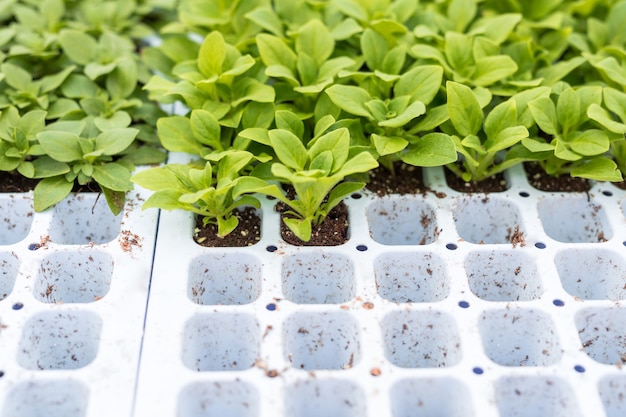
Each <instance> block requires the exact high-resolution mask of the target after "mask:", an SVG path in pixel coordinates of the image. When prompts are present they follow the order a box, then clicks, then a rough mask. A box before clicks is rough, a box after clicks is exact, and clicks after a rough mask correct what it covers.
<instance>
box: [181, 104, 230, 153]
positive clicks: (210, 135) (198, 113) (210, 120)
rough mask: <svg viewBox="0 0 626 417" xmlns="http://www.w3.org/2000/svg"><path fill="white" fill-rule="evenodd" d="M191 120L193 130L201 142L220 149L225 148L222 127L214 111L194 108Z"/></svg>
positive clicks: (195, 136)
mask: <svg viewBox="0 0 626 417" xmlns="http://www.w3.org/2000/svg"><path fill="white" fill-rule="evenodd" d="M189 122H190V126H191V132H192V134H193V136H194V138H195V139H196V140H197V141H198V142H199V143H202V144H204V145H207V146H209V147H211V148H213V149H215V150H218V151H221V150H223V146H222V142H221V136H220V135H221V128H220V125H219V123H218V121H217V119H216V118H215V116H213V114H212V113H210V112H208V111H206V110H200V109H196V110H192V111H191V116H190V118H189Z"/></svg>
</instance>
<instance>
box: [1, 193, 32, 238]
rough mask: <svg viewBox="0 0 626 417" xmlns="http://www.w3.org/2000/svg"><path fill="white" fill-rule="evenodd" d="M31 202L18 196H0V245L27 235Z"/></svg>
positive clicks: (29, 224)
mask: <svg viewBox="0 0 626 417" xmlns="http://www.w3.org/2000/svg"><path fill="white" fill-rule="evenodd" d="M33 216H34V210H33V203H32V201H31V200H30V199H26V198H23V197H19V196H13V197H9V196H0V245H12V244H14V243H17V242H19V241H21V240H23V239H25V238H26V236H28V233H29V232H30V227H31V225H32V223H33Z"/></svg>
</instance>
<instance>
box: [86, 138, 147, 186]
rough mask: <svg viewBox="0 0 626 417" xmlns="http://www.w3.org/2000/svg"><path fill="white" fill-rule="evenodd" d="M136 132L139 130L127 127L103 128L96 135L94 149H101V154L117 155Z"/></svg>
mask: <svg viewBox="0 0 626 417" xmlns="http://www.w3.org/2000/svg"><path fill="white" fill-rule="evenodd" d="M138 133H139V130H137V129H133V128H129V127H126V128H116V129H109V130H105V131H104V132H102V133H100V134H99V135H98V136H96V150H101V151H102V154H103V155H118V154H120V153H121V152H123V151H124V150H126V148H128V147H129V146H130V144H131V143H133V141H134V140H135V138H136V137H137V134H138ZM109 188H111V189H113V190H115V188H112V187H109Z"/></svg>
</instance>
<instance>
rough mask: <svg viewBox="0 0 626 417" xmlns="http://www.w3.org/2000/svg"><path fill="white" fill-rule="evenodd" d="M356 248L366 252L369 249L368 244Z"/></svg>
mask: <svg viewBox="0 0 626 417" xmlns="http://www.w3.org/2000/svg"><path fill="white" fill-rule="evenodd" d="M356 250H358V251H359V252H365V251H366V250H367V246H366V245H358V246H357V247H356Z"/></svg>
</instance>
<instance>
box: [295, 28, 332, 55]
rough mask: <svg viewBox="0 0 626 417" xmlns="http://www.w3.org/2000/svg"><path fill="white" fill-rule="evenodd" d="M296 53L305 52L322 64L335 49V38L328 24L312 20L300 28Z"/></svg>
mask: <svg viewBox="0 0 626 417" xmlns="http://www.w3.org/2000/svg"><path fill="white" fill-rule="evenodd" d="M295 49H296V53H298V55H299V54H301V53H305V54H307V55H309V56H310V57H311V58H313V59H314V60H315V62H316V63H317V65H318V66H320V65H322V64H323V63H324V62H325V61H326V60H327V59H328V58H329V57H330V55H331V54H332V52H333V50H334V49H335V40H334V39H333V37H332V35H331V34H330V32H329V30H328V28H327V27H326V25H324V24H323V23H322V22H320V21H319V20H311V21H309V22H308V23H307V24H305V25H304V26H302V27H301V28H300V30H298V34H297V38H296V44H295Z"/></svg>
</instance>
